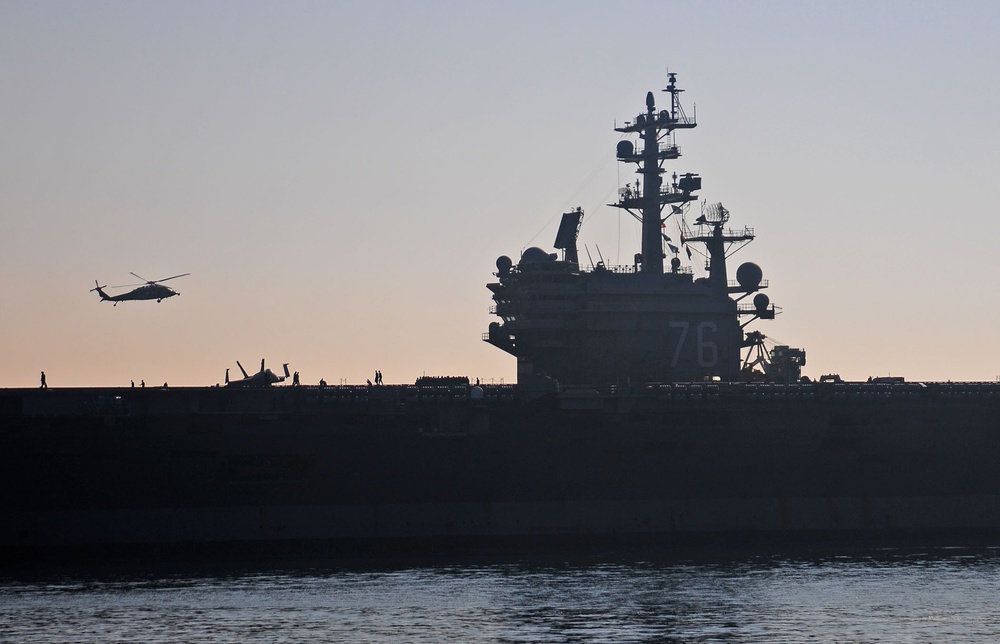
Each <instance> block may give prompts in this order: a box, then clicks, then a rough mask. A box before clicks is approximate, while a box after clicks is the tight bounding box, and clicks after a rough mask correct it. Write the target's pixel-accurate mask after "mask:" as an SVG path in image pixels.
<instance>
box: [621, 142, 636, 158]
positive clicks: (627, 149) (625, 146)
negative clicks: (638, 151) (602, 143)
mask: <svg viewBox="0 0 1000 644" xmlns="http://www.w3.org/2000/svg"><path fill="white" fill-rule="evenodd" d="M634 152H635V146H634V145H632V142H631V141H629V140H627V139H625V140H622V141H619V142H618V158H619V159H623V158H625V157H630V156H632V155H633V153H634Z"/></svg>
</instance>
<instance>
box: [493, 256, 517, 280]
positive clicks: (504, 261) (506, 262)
mask: <svg viewBox="0 0 1000 644" xmlns="http://www.w3.org/2000/svg"><path fill="white" fill-rule="evenodd" d="M513 265H514V262H513V261H511V259H510V257H507V256H506V255H501V256H500V257H497V271H499V272H500V274H501V275H506V274H507V273H509V272H510V267H511V266H513Z"/></svg>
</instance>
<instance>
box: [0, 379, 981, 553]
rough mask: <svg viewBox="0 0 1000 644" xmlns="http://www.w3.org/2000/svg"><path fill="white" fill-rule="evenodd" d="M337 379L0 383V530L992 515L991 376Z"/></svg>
mask: <svg viewBox="0 0 1000 644" xmlns="http://www.w3.org/2000/svg"><path fill="white" fill-rule="evenodd" d="M335 389H336V388H330V389H329V390H318V389H315V388H304V387H303V388H291V387H287V388H280V389H279V388H276V389H272V390H266V391H245V392H235V391H231V390H225V389H177V390H169V391H160V390H145V391H141V390H48V391H45V392H40V391H16V390H8V391H6V392H3V394H2V395H0V409H2V411H3V415H2V419H3V434H2V447H3V450H2V455H0V463H2V469H0V489H2V492H0V547H3V548H7V549H10V548H23V547H68V546H80V545H84V546H86V545H94V546H100V545H116V544H131V545H142V544H198V543H232V544H238V543H267V542H289V541H292V542H295V541H338V540H342V541H354V542H356V541H358V540H361V541H379V540H397V539H422V540H434V539H447V538H459V539H491V538H507V537H547V536H567V537H571V536H578V537H593V536H615V535H619V536H626V535H640V536H641V535H646V536H656V535H662V536H664V537H670V536H679V537H684V536H688V537H690V536H697V535H705V534H728V535H762V534H774V535H776V534H795V533H810V532H826V533H834V534H836V533H842V534H845V535H846V534H851V533H857V532H864V533H868V534H874V535H885V536H892V535H900V534H912V533H916V532H928V533H930V532H939V531H948V532H951V533H955V532H970V533H971V532H976V533H982V532H983V531H987V532H997V533H1000V468H997V467H996V463H998V462H1000V396H998V395H996V394H997V390H995V389H994V388H993V387H991V386H983V387H975V388H969V389H967V390H966V389H955V388H954V387H951V388H946V386H944V385H942V386H940V387H937V386H931V387H927V388H923V389H920V390H914V389H909V390H900V391H896V392H892V391H888V390H886V391H877V390H875V389H872V388H869V389H868V390H865V389H864V387H863V386H861V385H858V386H856V387H854V388H853V389H852V388H845V389H841V390H839V391H835V390H834V389H833V388H823V387H820V386H819V385H810V386H808V387H796V388H794V389H788V388H767V387H760V386H758V387H751V386H741V385H732V386H722V387H721V388H719V387H714V388H704V387H701V386H697V385H692V386H688V387H677V386H675V387H673V388H655V387H654V388H648V389H645V390H643V391H639V392H622V391H618V392H596V391H590V390H582V391H576V392H563V393H560V394H555V393H553V394H547V395H540V396H537V397H534V398H524V397H514V396H513V395H487V396H486V397H485V399H483V400H471V399H469V397H468V395H467V391H466V390H461V389H453V390H443V391H428V392H420V391H416V390H413V388H393V387H386V388H376V389H374V390H372V391H368V390H359V389H351V390H350V391H349V392H348V394H349V395H348V394H345V391H344V390H337V391H335ZM494 393H495V392H494ZM508 393H509V392H508Z"/></svg>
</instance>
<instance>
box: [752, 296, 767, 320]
mask: <svg viewBox="0 0 1000 644" xmlns="http://www.w3.org/2000/svg"><path fill="white" fill-rule="evenodd" d="M770 303H771V298H769V297H768V296H766V295H764V294H763V293H758V294H757V296H756V297H754V298H753V308H754V310H755V311H756V312H757V314H758V315H760V314H761V313H763V312H764V311H766V310H767V305H768V304H770Z"/></svg>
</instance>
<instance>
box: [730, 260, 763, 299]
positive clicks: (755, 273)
mask: <svg viewBox="0 0 1000 644" xmlns="http://www.w3.org/2000/svg"><path fill="white" fill-rule="evenodd" d="M763 276H764V273H763V271H761V270H760V266H757V265H756V264H754V263H753V262H746V263H744V264H740V267H739V268H737V269H736V281H737V282H739V283H740V286H742V287H743V288H744V289H745V290H746V291H756V290H757V287H758V286H760V280H761V278H762V277H763ZM756 301H757V300H756V299H755V300H754V302H756Z"/></svg>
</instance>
